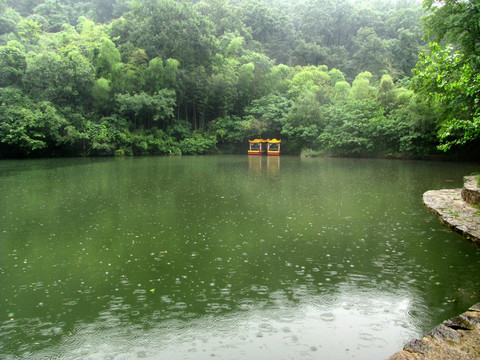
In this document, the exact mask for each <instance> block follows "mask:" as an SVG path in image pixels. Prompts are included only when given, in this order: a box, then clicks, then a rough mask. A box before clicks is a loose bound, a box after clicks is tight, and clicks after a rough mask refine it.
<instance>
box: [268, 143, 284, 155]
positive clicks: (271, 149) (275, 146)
mask: <svg viewBox="0 0 480 360" xmlns="http://www.w3.org/2000/svg"><path fill="white" fill-rule="evenodd" d="M281 142H282V140H277V139H272V140H267V155H270V156H272V155H273V156H279V155H280V143H281Z"/></svg>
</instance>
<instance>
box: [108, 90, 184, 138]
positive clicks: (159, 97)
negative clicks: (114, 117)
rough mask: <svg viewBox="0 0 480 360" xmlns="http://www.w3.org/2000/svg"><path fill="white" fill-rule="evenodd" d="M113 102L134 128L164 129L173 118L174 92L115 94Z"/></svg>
mask: <svg viewBox="0 0 480 360" xmlns="http://www.w3.org/2000/svg"><path fill="white" fill-rule="evenodd" d="M115 100H116V101H117V102H118V104H119V105H120V109H119V111H120V113H123V114H124V115H126V116H128V117H129V118H130V119H131V120H132V121H133V122H134V123H135V126H136V127H139V126H142V127H145V128H147V129H149V128H151V127H152V126H153V125H154V124H155V125H160V126H162V127H165V126H166V125H167V123H168V121H169V120H171V119H172V118H173V109H174V106H175V92H174V91H172V90H167V89H163V90H160V91H158V92H156V93H155V94H153V95H148V94H147V93H145V92H141V93H139V94H135V95H130V94H117V95H116V96H115Z"/></svg>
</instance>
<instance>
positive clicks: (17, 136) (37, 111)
mask: <svg viewBox="0 0 480 360" xmlns="http://www.w3.org/2000/svg"><path fill="white" fill-rule="evenodd" d="M0 95H1V99H2V105H1V106H0V118H1V119H2V122H1V123H0V139H1V142H3V143H5V144H7V145H9V146H11V147H12V148H13V149H14V150H15V151H17V152H19V153H25V154H45V153H46V154H51V152H53V151H54V150H55V148H56V147H58V146H59V145H61V144H62V142H63V137H62V132H63V130H64V128H65V126H66V125H67V121H66V120H65V118H64V117H63V116H62V115H61V114H60V113H59V112H58V111H57V109H56V108H55V107H54V106H53V104H51V103H49V102H46V101H45V102H40V103H34V102H32V101H31V100H30V99H27V98H25V97H23V95H22V94H21V93H20V91H19V90H18V89H15V88H3V89H1V92H0Z"/></svg>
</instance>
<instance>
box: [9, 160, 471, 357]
mask: <svg viewBox="0 0 480 360" xmlns="http://www.w3.org/2000/svg"><path fill="white" fill-rule="evenodd" d="M474 171H478V165H477V166H475V165H473V164H453V163H433V162H408V161H387V160H353V159H301V158H297V157H286V156H283V157H280V158H267V157H247V156H210V157H179V158H167V157H151V158H133V159H131V158H126V159H58V160H24V161H3V162H0V316H1V318H0V358H2V359H9V360H10V359H115V360H118V359H211V358H212V357H215V358H220V359H227V358H228V359H330V358H332V359H333V358H334V359H353V358H355V359H373V358H375V359H377V358H378V359H381V358H386V357H388V356H389V355H390V354H392V353H394V352H395V351H397V350H399V349H400V348H401V347H402V346H403V344H404V343H405V342H406V341H408V340H410V339H411V338H413V337H418V336H420V335H421V334H422V333H424V332H425V331H428V330H430V329H431V328H433V327H434V326H435V325H437V324H438V323H440V322H441V321H443V320H444V319H446V318H448V317H451V316H454V315H457V314H458V313H460V312H463V311H464V310H465V309H466V308H467V307H468V306H470V305H471V304H473V303H475V302H478V301H479V300H480V293H479V289H480V272H479V271H478V270H479V266H480V251H479V250H478V248H477V247H475V246H474V245H472V244H471V243H469V242H468V241H467V240H465V239H464V238H463V237H461V236H460V235H458V234H456V233H453V232H451V231H450V230H449V229H448V228H446V227H445V226H444V225H442V224H441V223H440V221H439V220H438V219H437V218H436V217H435V215H433V214H431V213H429V212H428V211H427V210H426V209H425V208H424V206H423V204H422V194H423V192H425V191H426V190H429V189H439V188H452V187H460V186H461V185H462V177H463V176H464V175H468V174H470V173H472V172H474Z"/></svg>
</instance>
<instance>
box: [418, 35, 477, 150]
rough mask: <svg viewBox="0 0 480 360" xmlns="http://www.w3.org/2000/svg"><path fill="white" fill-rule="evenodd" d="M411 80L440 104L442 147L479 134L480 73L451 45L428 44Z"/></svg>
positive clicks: (422, 92)
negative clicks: (445, 46) (426, 50)
mask: <svg viewBox="0 0 480 360" xmlns="http://www.w3.org/2000/svg"><path fill="white" fill-rule="evenodd" d="M414 72H415V77H414V78H413V79H412V86H413V88H414V90H415V91H416V92H417V93H418V94H421V95H423V96H424V97H426V98H427V99H428V100H429V101H430V102H431V103H434V102H437V103H439V104H441V105H442V114H441V117H440V119H439V120H438V124H439V125H440V131H439V138H440V142H441V144H440V146H439V148H440V149H442V150H445V151H446V150H449V149H450V148H451V147H452V146H454V145H465V144H466V143H467V142H471V141H473V140H475V139H478V138H479V137H480V106H479V104H480V74H479V73H478V72H475V71H474V68H472V66H471V65H470V63H468V62H465V60H464V59H463V56H462V55H461V54H460V53H459V52H456V51H454V50H453V49H452V48H451V47H447V48H446V49H443V48H441V47H440V46H439V45H438V44H435V43H434V44H431V46H430V50H429V51H428V52H422V53H421V54H420V60H419V62H418V64H417V68H416V69H415V70H414Z"/></svg>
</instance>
